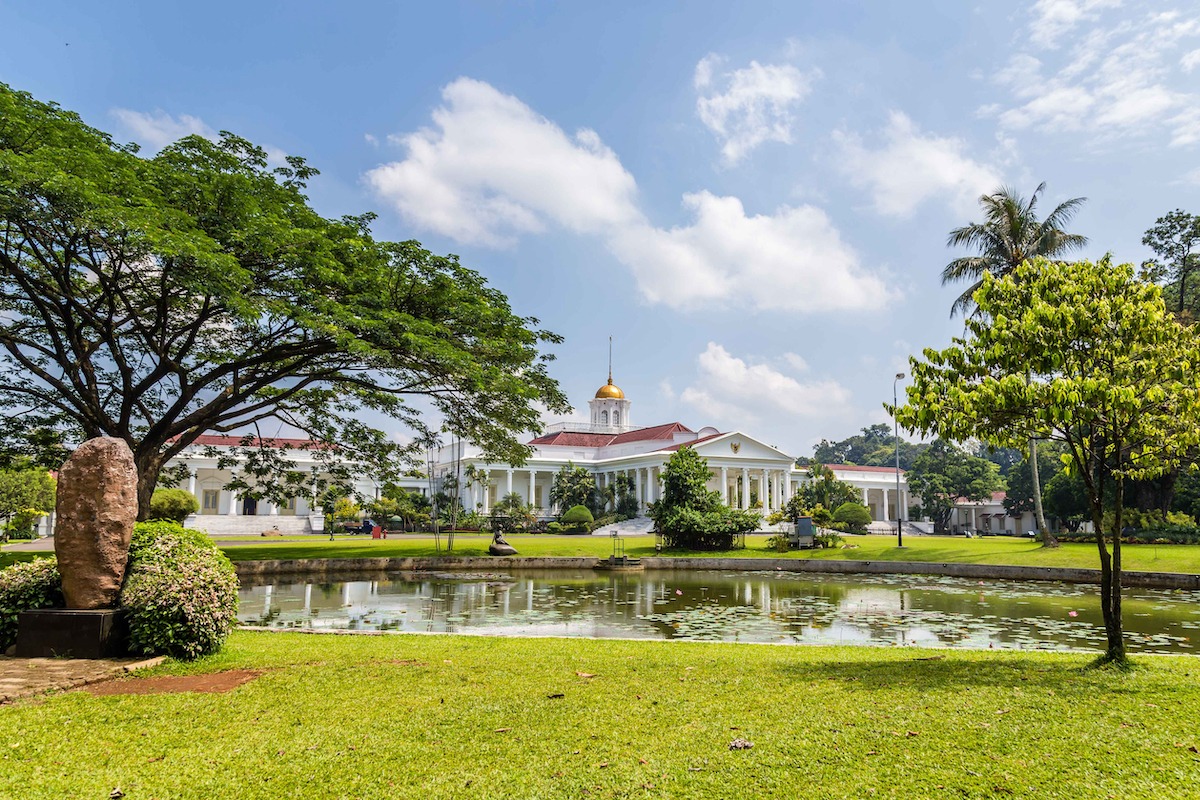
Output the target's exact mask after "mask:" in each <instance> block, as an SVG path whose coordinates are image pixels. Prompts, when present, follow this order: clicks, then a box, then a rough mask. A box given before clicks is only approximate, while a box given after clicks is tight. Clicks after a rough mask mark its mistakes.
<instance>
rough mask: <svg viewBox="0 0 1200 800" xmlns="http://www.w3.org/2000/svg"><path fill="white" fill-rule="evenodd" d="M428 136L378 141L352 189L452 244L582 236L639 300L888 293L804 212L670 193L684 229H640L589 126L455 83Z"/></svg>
mask: <svg viewBox="0 0 1200 800" xmlns="http://www.w3.org/2000/svg"><path fill="white" fill-rule="evenodd" d="M442 97H443V105H442V106H441V107H439V108H438V109H437V110H436V111H434V114H433V122H434V125H433V127H430V128H426V129H423V130H420V131H417V132H416V133H410V134H403V135H399V136H393V137H390V141H391V142H392V143H393V145H396V146H399V147H401V148H403V150H404V151H405V157H404V158H403V159H402V160H400V161H394V162H391V163H387V164H382V165H380V166H378V167H376V168H375V169H373V170H370V171H369V172H367V173H366V175H365V176H364V179H365V180H366V182H367V183H368V184H369V185H370V186H371V188H372V189H374V191H375V192H376V193H377V194H378V195H379V196H380V197H381V198H383V199H384V200H386V201H387V202H389V203H390V204H391V205H392V206H393V207H394V208H395V209H396V210H397V211H399V212H400V213H401V214H402V215H403V216H404V217H405V218H406V219H408V220H409V221H410V222H412V223H413V224H416V225H418V226H420V227H422V228H424V229H426V230H431V231H435V232H437V233H440V234H443V235H445V236H449V237H451V238H453V239H455V240H456V241H459V242H463V243H469V244H478V245H485V246H490V247H506V246H511V245H512V244H514V243H515V242H516V241H518V240H519V238H520V237H521V236H522V235H527V234H536V233H540V232H542V231H546V230H550V229H562V230H567V231H571V232H575V233H579V234H584V235H589V236H595V237H597V238H598V239H599V240H600V241H602V242H604V243H605V244H606V246H607V247H608V249H609V250H610V251H611V252H612V253H613V254H614V255H615V256H616V258H617V259H618V260H619V261H621V262H622V263H624V264H625V265H626V266H628V267H629V268H630V270H631V271H632V272H633V275H634V277H635V278H636V280H637V284H638V287H639V289H640V290H641V292H642V294H643V295H644V296H645V297H646V298H647V299H648V300H649V301H651V302H655V303H662V304H664V305H667V306H671V307H674V308H696V307H705V306H724V307H730V306H743V307H746V306H748V307H751V308H766V309H790V310H797V309H808V308H812V307H813V306H814V303H813V302H812V298H813V297H820V304H819V305H820V307H821V308H822V309H824V310H830V311H834V310H847V309H859V310H862V309H870V308H876V307H879V306H880V305H881V304H882V303H883V302H884V301H885V300H886V299H887V297H888V291H887V288H886V286H885V284H884V282H883V280H882V279H881V278H880V277H878V276H877V275H874V274H872V273H871V272H869V271H868V270H867V269H865V268H864V267H863V266H862V264H861V263H860V261H859V257H858V255H857V254H856V253H855V251H854V250H853V248H851V247H850V246H849V245H848V244H846V243H845V242H843V241H842V239H841V237H840V235H839V233H838V231H837V229H836V227H835V226H834V224H833V222H832V221H831V220H830V219H829V217H828V215H826V214H825V212H824V211H822V210H821V209H819V208H816V207H814V206H807V205H803V206H795V207H793V206H783V207H780V208H778V209H776V210H775V211H774V212H773V213H771V214H751V213H748V212H747V211H746V209H745V208H744V207H743V205H742V203H741V201H740V200H739V199H738V198H736V197H718V196H716V195H714V194H712V193H710V192H707V191H699V192H693V193H689V194H687V195H685V196H684V197H683V205H684V207H685V209H686V210H687V211H688V212H689V213H690V214H691V217H692V220H691V222H690V224H687V225H682V226H678V227H673V228H669V229H664V228H659V227H656V226H655V225H653V224H652V223H651V222H650V221H649V220H648V219H647V218H646V216H645V215H644V214H643V213H642V211H641V209H640V207H639V205H638V202H637V184H636V182H635V181H634V178H633V176H632V175H630V173H629V172H628V171H627V170H626V169H625V168H624V167H623V166H622V164H621V162H620V159H619V158H618V157H617V156H616V154H615V153H613V151H612V150H611V149H609V148H608V147H607V146H606V145H605V144H604V143H603V142H602V141H601V139H600V137H599V135H598V134H597V133H596V132H595V131H592V130H588V129H583V130H580V131H578V132H576V133H575V134H574V135H568V134H567V133H566V132H564V131H563V130H562V129H561V128H560V127H558V125H556V124H555V123H554V122H552V121H550V120H548V119H546V118H545V117H543V116H541V115H539V114H537V113H536V112H535V111H534V110H533V109H531V108H529V107H528V106H527V105H525V104H524V103H522V102H521V101H520V100H519V99H517V98H516V97H513V96H511V95H506V94H503V93H502V92H500V91H498V90H497V89H495V88H494V87H492V86H490V85H489V84H486V83H483V82H480V81H476V80H471V79H468V78H460V79H458V80H456V81H454V82H453V83H451V84H450V85H448V86H447V87H446V88H445V89H444V90H443V92H442Z"/></svg>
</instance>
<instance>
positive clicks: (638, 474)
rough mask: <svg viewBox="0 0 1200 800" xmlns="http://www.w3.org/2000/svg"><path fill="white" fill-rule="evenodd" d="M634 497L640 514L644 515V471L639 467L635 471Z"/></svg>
mask: <svg viewBox="0 0 1200 800" xmlns="http://www.w3.org/2000/svg"><path fill="white" fill-rule="evenodd" d="M633 496H634V497H636V498H637V509H638V513H639V514H641V513H642V469H641V467H638V468H637V469H635V470H634V471H633Z"/></svg>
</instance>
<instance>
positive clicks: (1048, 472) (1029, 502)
mask: <svg viewBox="0 0 1200 800" xmlns="http://www.w3.org/2000/svg"><path fill="white" fill-rule="evenodd" d="M1000 452H1011V453H1017V457H1018V460H1017V462H1016V463H1015V464H1013V465H1012V467H1011V468H1010V469H1009V471H1008V476H1007V477H1006V478H1005V483H1006V484H1007V486H1006V489H1005V496H1004V510H1005V511H1007V512H1009V513H1010V514H1013V515H1014V516H1015V515H1017V514H1022V513H1024V512H1026V511H1033V510H1034V499H1033V470H1032V469H1031V468H1030V466H1029V458H1028V456H1022V455H1021V454H1020V453H1019V452H1018V451H1017V450H1015V449H1012V448H1000ZM981 455H982V454H981ZM1060 455H1061V450H1059V449H1058V448H1056V447H1054V444H1053V443H1052V442H1046V443H1044V444H1043V445H1041V446H1039V447H1038V479H1039V482H1040V483H1041V486H1042V497H1043V502H1045V503H1047V505H1048V504H1049V498H1048V497H1047V493H1048V492H1049V486H1050V481H1051V480H1052V479H1053V478H1054V477H1055V476H1056V475H1057V474H1058V473H1059V472H1061V471H1062V466H1063V465H1062V461H1061V459H1060V458H1059V456H1060ZM1001 471H1002V472H1003V470H1001ZM1047 510H1049V509H1048V508H1047ZM1052 513H1053V512H1052Z"/></svg>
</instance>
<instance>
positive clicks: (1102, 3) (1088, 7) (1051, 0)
mask: <svg viewBox="0 0 1200 800" xmlns="http://www.w3.org/2000/svg"><path fill="white" fill-rule="evenodd" d="M1120 5H1121V0H1037V2H1036V3H1034V4H1033V19H1032V20H1031V21H1030V23H1029V35H1030V39H1032V40H1033V41H1034V42H1035V43H1036V44H1039V45H1041V46H1042V47H1048V48H1054V47H1057V46H1058V44H1059V42H1060V41H1061V40H1062V39H1063V38H1064V37H1065V35H1066V34H1068V33H1070V32H1071V31H1072V30H1073V29H1074V28H1075V27H1076V26H1078V25H1079V24H1080V23H1081V22H1087V21H1091V20H1094V19H1096V17H1097V16H1098V12H1099V11H1100V10H1102V9H1105V8H1116V7H1117V6H1120Z"/></svg>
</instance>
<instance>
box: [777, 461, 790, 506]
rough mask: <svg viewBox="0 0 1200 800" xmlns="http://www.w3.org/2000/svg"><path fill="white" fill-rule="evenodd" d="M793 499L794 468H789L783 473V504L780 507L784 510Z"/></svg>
mask: <svg viewBox="0 0 1200 800" xmlns="http://www.w3.org/2000/svg"><path fill="white" fill-rule="evenodd" d="M791 499H792V468H791V467H788V468H787V469H785V470H784V471H783V502H782V503H781V504H780V506H779V507H780V508H783V507H784V506H786V505H787V504H788V501H789V500H791Z"/></svg>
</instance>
